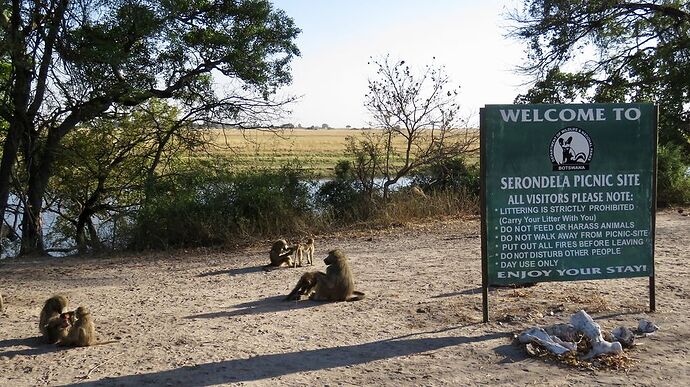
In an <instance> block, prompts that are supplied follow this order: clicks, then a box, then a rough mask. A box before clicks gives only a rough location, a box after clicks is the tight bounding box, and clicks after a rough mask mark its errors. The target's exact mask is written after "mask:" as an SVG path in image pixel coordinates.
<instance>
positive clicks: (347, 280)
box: [286, 250, 364, 301]
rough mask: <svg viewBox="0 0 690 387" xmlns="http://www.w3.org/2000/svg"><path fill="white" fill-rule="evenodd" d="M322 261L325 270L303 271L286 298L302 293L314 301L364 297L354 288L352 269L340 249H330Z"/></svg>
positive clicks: (296, 298)
mask: <svg viewBox="0 0 690 387" xmlns="http://www.w3.org/2000/svg"><path fill="white" fill-rule="evenodd" d="M323 262H324V263H325V264H326V265H328V267H326V272H325V273H323V272H320V271H311V272H307V273H304V274H303V275H302V277H301V278H300V279H299V281H297V285H296V286H295V288H294V289H292V291H291V292H290V294H288V296H287V297H286V300H299V299H300V297H301V296H303V295H306V296H309V299H310V300H314V301H357V300H361V299H363V298H364V293H362V292H358V291H356V290H355V283H354V280H353V279H352V271H350V265H349V263H348V262H347V256H345V254H344V253H343V252H342V251H340V250H331V251H330V252H329V253H328V256H327V257H326V258H325V259H324V260H323ZM312 292H313V293H312Z"/></svg>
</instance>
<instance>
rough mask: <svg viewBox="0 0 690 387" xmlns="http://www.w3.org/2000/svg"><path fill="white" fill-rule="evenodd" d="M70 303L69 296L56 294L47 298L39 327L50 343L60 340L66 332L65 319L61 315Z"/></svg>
mask: <svg viewBox="0 0 690 387" xmlns="http://www.w3.org/2000/svg"><path fill="white" fill-rule="evenodd" d="M68 303H69V301H68V300H67V297H65V296H63V295H55V296H53V297H50V298H49V299H47V300H46V302H45V304H44V305H43V309H41V315H40V317H39V321H38V329H39V330H40V331H41V334H42V335H43V337H45V338H46V340H47V341H48V343H50V344H54V343H56V342H58V341H59V340H60V339H61V338H62V337H63V336H64V335H65V333H66V331H65V328H64V327H63V323H64V319H63V318H61V315H62V310H63V309H65V308H66V307H67V304H68Z"/></svg>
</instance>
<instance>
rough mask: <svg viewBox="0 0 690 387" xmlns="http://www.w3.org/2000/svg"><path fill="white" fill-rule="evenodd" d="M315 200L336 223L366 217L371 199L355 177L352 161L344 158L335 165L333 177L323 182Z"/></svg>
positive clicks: (354, 220) (370, 209)
mask: <svg viewBox="0 0 690 387" xmlns="http://www.w3.org/2000/svg"><path fill="white" fill-rule="evenodd" d="M316 201H317V204H318V205H319V207H320V208H321V210H322V211H323V215H324V216H325V217H327V218H329V219H331V220H332V222H336V223H338V224H348V223H352V222H356V221H359V220H364V219H367V218H368V217H369V216H370V215H371V212H372V202H371V199H370V198H369V196H368V195H367V194H366V193H365V192H364V191H363V190H362V185H361V183H359V182H358V180H357V179H356V175H355V170H354V169H353V167H352V163H351V162H349V161H346V160H343V161H340V162H338V164H337V165H336V166H335V178H334V179H333V180H330V181H327V182H325V183H323V185H322V186H321V187H320V188H319V190H318V191H317V193H316ZM329 223H330V222H329Z"/></svg>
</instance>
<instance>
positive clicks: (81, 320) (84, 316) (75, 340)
mask: <svg viewBox="0 0 690 387" xmlns="http://www.w3.org/2000/svg"><path fill="white" fill-rule="evenodd" d="M65 315H67V314H65ZM74 317H76V321H75V322H74V324H73V325H72V326H71V327H70V328H69V332H68V333H67V336H66V337H64V338H62V339H61V340H60V342H59V344H61V345H72V346H76V347H88V346H89V345H94V344H96V327H95V326H94V324H93V320H92V319H91V313H89V311H88V310H87V309H86V308H85V307H83V306H80V307H78V308H77V310H75V311H74ZM68 318H69V317H68Z"/></svg>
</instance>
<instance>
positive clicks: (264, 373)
mask: <svg viewBox="0 0 690 387" xmlns="http://www.w3.org/2000/svg"><path fill="white" fill-rule="evenodd" d="M409 336H410V335H406V336H403V337H404V338H400V337H395V338H391V339H385V340H379V341H374V342H369V343H362V344H354V345H347V346H340V347H330V348H318V349H312V350H307V351H297V352H288V353H272V354H267V355H259V356H253V357H250V358H246V359H230V360H224V361H215V362H212V363H205V364H198V365H193V366H184V367H180V368H175V369H171V370H166V371H159V372H153V373H149V374H139V375H125V376H118V377H113V378H106V379H103V380H100V381H89V382H84V383H75V384H72V385H71V386H103V385H117V386H142V385H166V384H180V382H183V384H184V385H186V386H192V387H201V386H213V385H218V384H231V383H241V382H252V381H259V380H263V379H269V378H277V377H281V376H285V375H290V374H296V373H301V372H309V371H318V370H324V369H330V368H337V367H346V366H353V365H359V364H365V363H370V362H373V361H377V360H382V359H392V358H396V357H403V356H409V355H413V354H418V353H423V352H429V351H435V350H440V349H443V348H446V347H451V346H456V345H464V344H471V343H477V342H481V341H485V340H493V339H497V338H501V337H505V336H506V334H505V333H489V334H485V335H481V336H443V337H417V338H409Z"/></svg>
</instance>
